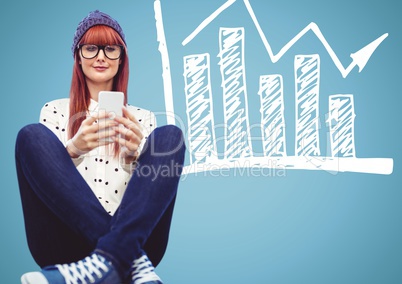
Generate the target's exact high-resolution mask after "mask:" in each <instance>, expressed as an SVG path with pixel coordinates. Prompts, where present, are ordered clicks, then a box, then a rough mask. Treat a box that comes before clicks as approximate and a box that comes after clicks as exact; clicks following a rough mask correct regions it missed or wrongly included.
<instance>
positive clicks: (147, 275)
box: [131, 255, 162, 284]
mask: <svg viewBox="0 0 402 284" xmlns="http://www.w3.org/2000/svg"><path fill="white" fill-rule="evenodd" d="M131 275H132V279H133V281H134V284H143V283H147V282H149V281H160V282H162V280H161V279H160V278H159V277H158V275H156V273H155V272H154V266H153V265H152V263H151V261H150V260H149V259H148V257H147V256H146V255H143V256H141V257H140V258H138V259H136V260H134V262H133V271H132V273H131Z"/></svg>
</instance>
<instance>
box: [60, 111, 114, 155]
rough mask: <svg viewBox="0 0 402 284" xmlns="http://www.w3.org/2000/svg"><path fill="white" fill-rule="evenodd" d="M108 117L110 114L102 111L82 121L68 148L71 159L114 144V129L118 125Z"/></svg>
mask: <svg viewBox="0 0 402 284" xmlns="http://www.w3.org/2000/svg"><path fill="white" fill-rule="evenodd" d="M108 117H109V114H108V113H106V112H104V111H102V112H99V113H97V114H95V115H93V116H88V117H87V118H86V119H85V120H83V121H82V123H81V126H80V128H79V129H78V131H77V133H76V134H75V135H74V137H73V138H72V139H71V140H70V143H68V144H67V146H66V148H67V151H68V153H69V155H70V157H72V158H77V157H79V156H81V155H83V154H86V153H88V152H90V151H91V150H93V149H95V148H97V147H99V146H103V145H108V144H110V143H113V137H114V136H115V135H116V131H115V130H114V127H115V126H117V123H116V122H115V121H114V120H112V119H106V118H108ZM96 121H98V123H96ZM105 138H106V139H105ZM107 138H112V140H109V139H107Z"/></svg>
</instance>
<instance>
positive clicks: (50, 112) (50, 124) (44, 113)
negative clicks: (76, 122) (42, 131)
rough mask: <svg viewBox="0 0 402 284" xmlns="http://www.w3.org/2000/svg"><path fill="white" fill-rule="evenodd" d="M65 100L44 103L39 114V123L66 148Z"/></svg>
mask: <svg viewBox="0 0 402 284" xmlns="http://www.w3.org/2000/svg"><path fill="white" fill-rule="evenodd" d="M65 103H66V101H65V100H56V101H51V102H48V103H46V104H45V105H44V106H43V107H42V110H41V112H40V117H39V121H40V123H42V124H44V125H45V126H46V127H47V128H49V129H50V130H51V131H52V132H53V133H54V134H55V135H56V136H57V138H59V140H60V141H61V142H62V143H63V145H64V146H66V143H67V127H68V125H67V123H68V119H67V117H68V113H65V112H66V107H65Z"/></svg>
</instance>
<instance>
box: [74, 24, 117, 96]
mask: <svg viewBox="0 0 402 284" xmlns="http://www.w3.org/2000/svg"><path fill="white" fill-rule="evenodd" d="M80 44H93V45H103V46H104V45H114V44H120V45H121V44H123V42H122V40H121V39H120V38H117V37H116V33H115V32H114V31H113V29H111V28H110V27H107V26H102V25H99V26H94V27H92V28H90V29H89V30H88V31H87V32H86V33H85V35H84V36H83V37H82V39H81V42H80ZM81 48H85V47H81ZM81 48H80V50H79V51H78V52H79V64H80V65H81V68H82V72H83V73H84V75H85V80H86V83H87V86H88V88H89V89H90V90H91V88H94V89H95V90H96V89H100V90H104V91H110V90H112V88H113V83H114V79H115V76H116V74H117V73H118V71H119V67H120V64H121V62H122V57H120V58H119V59H115V60H112V59H109V58H108V57H107V56H106V55H105V52H104V50H103V49H100V50H99V52H98V54H97V55H96V56H95V57H94V58H91V59H88V58H84V57H83V56H82V52H81ZM122 53H123V54H122V56H124V51H122Z"/></svg>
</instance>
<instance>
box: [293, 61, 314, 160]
mask: <svg viewBox="0 0 402 284" xmlns="http://www.w3.org/2000/svg"><path fill="white" fill-rule="evenodd" d="M294 71H295V89H296V145H295V155H296V156H318V155H320V144H319V133H318V132H319V112H318V99H319V81H320V80H319V79H320V57H319V55H318V54H312V55H296V56H295V62H294Z"/></svg>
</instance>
